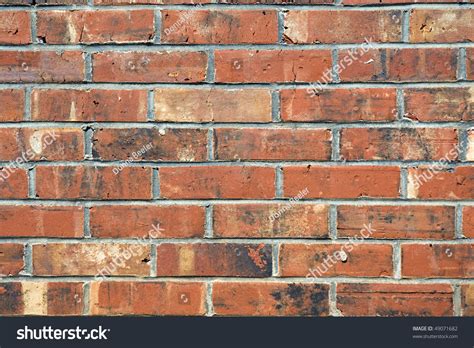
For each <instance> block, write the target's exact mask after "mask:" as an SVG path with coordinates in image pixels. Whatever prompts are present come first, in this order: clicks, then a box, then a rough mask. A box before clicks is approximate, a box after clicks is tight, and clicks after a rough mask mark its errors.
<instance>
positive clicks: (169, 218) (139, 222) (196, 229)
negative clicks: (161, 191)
mask: <svg viewBox="0 0 474 348" xmlns="http://www.w3.org/2000/svg"><path fill="white" fill-rule="evenodd" d="M124 216H126V217H127V218H126V219H123V217H124ZM90 221H91V222H90V223H91V234H92V235H93V236H94V237H98V238H128V237H139V238H193V237H203V236H204V223H205V209H204V207H200V206H186V205H172V206H137V205H131V206H128V205H117V206H112V205H109V206H107V205H105V206H96V207H92V208H91V209H90Z"/></svg>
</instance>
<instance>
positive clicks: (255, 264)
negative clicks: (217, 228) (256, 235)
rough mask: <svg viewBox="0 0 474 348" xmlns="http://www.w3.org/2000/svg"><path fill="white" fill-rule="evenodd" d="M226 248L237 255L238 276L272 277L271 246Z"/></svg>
mask: <svg viewBox="0 0 474 348" xmlns="http://www.w3.org/2000/svg"><path fill="white" fill-rule="evenodd" d="M226 248H227V249H228V250H229V251H230V252H231V253H234V254H235V257H234V260H235V262H234V267H235V269H236V271H237V273H238V274H241V275H248V274H251V275H254V276H257V277H266V276H270V275H271V273H272V257H271V255H272V251H271V246H269V245H264V244H259V245H257V246H256V245H251V244H244V245H235V244H234V245H227V246H226Z"/></svg>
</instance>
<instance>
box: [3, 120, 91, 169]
mask: <svg viewBox="0 0 474 348" xmlns="http://www.w3.org/2000/svg"><path fill="white" fill-rule="evenodd" d="M0 138H1V139H2V148H1V149H0V160H3V161H17V160H18V159H21V161H22V162H28V161H41V160H46V161H54V160H56V161H57V160H69V161H80V160H82V159H83V158H84V134H83V131H82V130H81V129H67V128H56V129H52V128H38V129H31V128H0Z"/></svg>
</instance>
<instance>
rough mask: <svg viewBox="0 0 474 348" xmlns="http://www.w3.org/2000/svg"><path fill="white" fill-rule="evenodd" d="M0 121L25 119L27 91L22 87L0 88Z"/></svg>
mask: <svg viewBox="0 0 474 348" xmlns="http://www.w3.org/2000/svg"><path fill="white" fill-rule="evenodd" d="M0 105H1V106H2V108H1V109H0V122H20V121H22V120H23V114H24V112H23V109H24V105H25V91H24V90H22V89H2V90H0Z"/></svg>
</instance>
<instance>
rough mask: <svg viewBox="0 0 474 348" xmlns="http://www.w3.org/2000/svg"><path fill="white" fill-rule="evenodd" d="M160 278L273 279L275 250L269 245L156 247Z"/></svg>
mask: <svg viewBox="0 0 474 348" xmlns="http://www.w3.org/2000/svg"><path fill="white" fill-rule="evenodd" d="M156 254H157V270H156V273H157V275H158V276H198V277H206V276H222V277H252V278H261V277H270V276H271V275H272V247H271V245H267V244H237V243H225V244H224V243H212V244H211V243H196V244H188V243H186V244H170V243H163V244H160V245H158V246H157V249H156Z"/></svg>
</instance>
